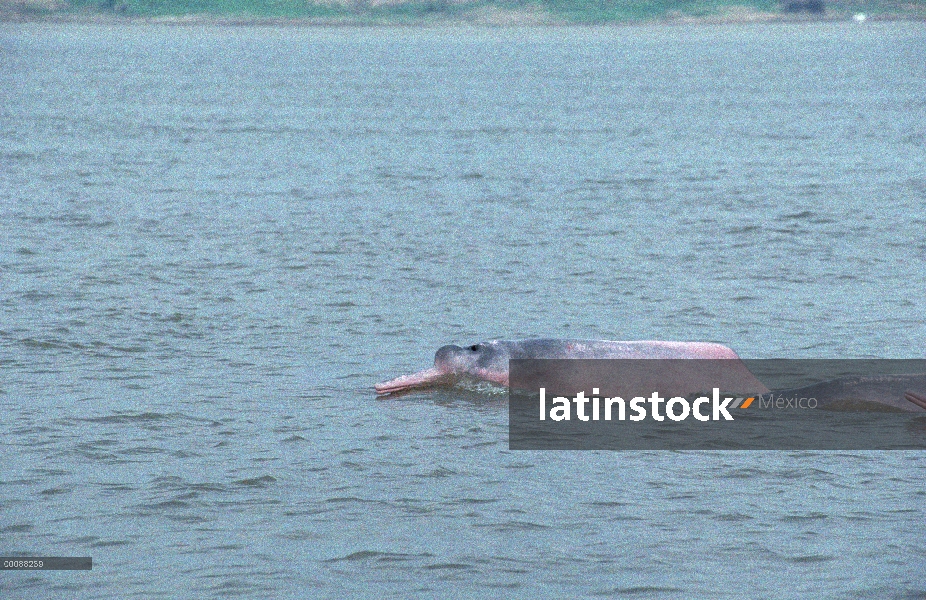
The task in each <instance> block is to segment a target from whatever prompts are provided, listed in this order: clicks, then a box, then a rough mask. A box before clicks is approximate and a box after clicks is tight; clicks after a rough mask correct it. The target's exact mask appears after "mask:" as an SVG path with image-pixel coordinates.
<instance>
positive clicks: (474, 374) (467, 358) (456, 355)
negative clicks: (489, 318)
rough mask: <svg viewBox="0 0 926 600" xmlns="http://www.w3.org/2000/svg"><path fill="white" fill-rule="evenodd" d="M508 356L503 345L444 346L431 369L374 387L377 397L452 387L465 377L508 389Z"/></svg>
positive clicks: (494, 343)
mask: <svg viewBox="0 0 926 600" xmlns="http://www.w3.org/2000/svg"><path fill="white" fill-rule="evenodd" d="M509 358H510V353H509V352H508V348H507V347H506V345H505V344H504V343H503V342H499V341H492V342H480V343H478V344H473V345H472V346H467V347H465V348H464V347H461V346H456V345H454V344H449V345H447V346H443V347H441V348H440V349H438V351H437V352H436V353H435V354H434V366H433V367H432V368H430V369H425V370H424V371H419V372H418V373H413V374H412V375H403V376H402V377H396V378H395V379H391V380H389V381H385V382H383V383H378V384H376V386H375V387H376V392H377V393H379V394H393V393H396V392H403V391H406V390H410V389H414V388H422V387H432V386H438V385H453V384H455V383H456V382H458V381H459V380H460V379H462V378H464V377H470V378H473V379H478V380H482V381H489V382H492V383H497V384H499V385H508V359H509Z"/></svg>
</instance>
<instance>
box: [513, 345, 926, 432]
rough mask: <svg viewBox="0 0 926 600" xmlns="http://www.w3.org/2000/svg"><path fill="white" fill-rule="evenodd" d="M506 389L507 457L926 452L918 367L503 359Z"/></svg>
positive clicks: (923, 371)
mask: <svg viewBox="0 0 926 600" xmlns="http://www.w3.org/2000/svg"><path fill="white" fill-rule="evenodd" d="M509 385H510V388H509V448H511V449H512V450H734V449H738V450H896V449H926V409H924V408H923V407H922V406H921V405H919V404H918V403H917V402H916V401H915V400H916V398H920V399H923V401H924V402H926V360H919V359H913V360H818V359H814V360H796V359H795V360H789V359H773V360H745V361H738V360H691V359H687V360H681V359H673V360H656V359H647V360H512V361H510V363H509ZM541 388H544V394H543V408H544V411H543V413H544V415H545V418H544V419H541V406H542V404H541V394H540V389H541ZM594 388H597V391H595V389H594ZM580 392H581V393H582V396H579V393H580ZM908 393H912V396H907V397H905V394H908ZM654 394H655V398H654ZM911 397H912V398H913V400H910V399H908V398H911ZM593 398H597V399H598V401H597V407H598V412H597V417H598V419H597V420H596V419H595V416H596V413H595V412H594V403H593V400H592V399H593ZM727 398H730V401H729V402H726V399H727ZM749 398H752V400H749ZM607 399H615V400H612V401H611V402H607ZM616 399H620V402H618V401H617V400H616ZM669 399H671V401H669ZM633 402H635V407H636V408H634V404H633ZM670 403H671V405H672V406H671V408H672V418H667V415H666V413H665V409H666V408H667V407H668V405H669V404H670ZM621 405H623V408H624V412H623V417H624V418H623V419H621V418H620V417H621V411H620V408H621ZM715 405H716V406H719V407H720V408H721V410H718V411H716V412H715V410H714V408H715ZM606 406H610V408H611V414H610V416H611V420H607V419H606V416H607V411H606V410H605V408H606ZM641 408H642V409H644V410H643V412H644V415H643V416H642V418H640V417H641V414H640V411H639V409H641ZM654 408H655V409H656V416H657V417H658V416H661V417H662V419H661V420H657V419H656V418H654V415H653V409H654ZM554 410H555V411H556V412H554ZM686 411H687V412H686ZM696 415H697V416H696ZM727 416H729V419H728V418H727ZM564 417H568V418H564ZM580 417H585V418H586V420H582V419H581V418H580ZM680 417H683V418H680ZM703 417H707V418H703ZM635 418H639V420H632V419H635ZM556 419H561V420H556ZM675 419H678V420H675Z"/></svg>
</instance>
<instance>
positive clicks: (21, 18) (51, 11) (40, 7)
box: [0, 0, 926, 28]
mask: <svg viewBox="0 0 926 600" xmlns="http://www.w3.org/2000/svg"><path fill="white" fill-rule="evenodd" d="M101 1H102V2H108V4H106V5H105V6H106V7H107V9H105V10H100V9H98V8H93V5H89V6H84V7H82V8H75V7H74V6H73V5H71V4H60V3H56V2H57V0H17V1H10V0H0V22H4V23H58V24H84V25H109V26H113V25H170V26H217V27H241V26H254V27H434V28H440V27H470V26H474V27H505V26H540V27H544V26H548V27H563V26H567V27H575V26H578V27H589V26H591V27H597V26H626V25H656V26H671V25H731V24H748V23H835V22H847V21H849V22H851V21H853V20H854V21H857V22H869V21H876V22H877V21H926V0H922V1H921V2H913V3H907V4H902V5H895V4H886V5H884V6H877V5H872V4H866V5H865V6H866V8H868V7H873V8H872V9H871V10H872V12H871V13H867V12H865V11H862V10H859V9H853V8H852V7H851V6H849V5H846V4H836V3H831V4H828V5H827V7H828V10H826V12H824V13H823V14H815V13H812V12H807V11H800V10H798V11H793V12H787V11H786V10H784V9H782V8H781V6H780V5H776V7H777V8H776V9H766V10H760V9H758V8H756V7H754V6H744V5H739V4H729V5H723V4H714V5H712V10H713V11H714V12H708V13H706V14H685V13H684V12H682V11H676V10H665V11H663V13H662V14H659V13H652V14H651V13H639V12H638V13H631V12H629V11H630V10H634V9H636V10H638V11H639V7H640V6H645V5H620V4H614V5H612V6H615V7H617V9H616V10H611V11H610V12H602V11H601V10H600V9H596V8H594V7H595V6H599V7H600V6H601V5H600V4H598V5H585V4H578V3H577V4H568V3H561V4H552V3H550V4H520V5H512V4H493V3H491V2H485V1H483V2H479V3H476V2H474V3H462V4H447V3H443V4H436V3H435V1H436V2H440V1H441V0H424V2H421V1H420V0H419V1H417V2H416V1H415V0H412V1H411V2H407V3H402V2H399V3H396V4H390V5H378V6H376V7H374V8H365V9H351V8H349V7H347V6H343V5H301V9H302V10H303V11H310V10H312V9H313V8H314V9H317V11H319V12H321V13H323V14H297V15H292V16H282V15H272V14H270V15H259V14H236V13H233V12H232V13H218V12H214V11H213V12H208V13H194V14H134V13H133V12H132V11H137V10H138V9H137V8H136V7H134V6H133V5H130V4H126V3H119V2H118V1H117V2H113V0H101ZM732 1H736V0H732ZM805 1H806V0H805ZM435 6H437V7H438V8H434V7H435ZM588 6H592V7H593V8H588ZM626 6H631V7H632V8H629V9H626V10H624V12H620V9H625V7H626ZM562 7H565V8H562ZM764 8H767V7H764ZM259 9H260V7H258V10H259ZM596 11H597V12H596Z"/></svg>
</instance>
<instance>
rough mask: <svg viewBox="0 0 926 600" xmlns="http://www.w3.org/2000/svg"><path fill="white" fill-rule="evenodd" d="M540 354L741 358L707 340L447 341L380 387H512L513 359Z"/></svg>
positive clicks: (378, 388)
mask: <svg viewBox="0 0 926 600" xmlns="http://www.w3.org/2000/svg"><path fill="white" fill-rule="evenodd" d="M540 358H543V359H563V358H570V359H572V358H575V359H583V358H595V359H637V358H650V359H678V358H682V359H688V358H691V359H729V360H735V361H739V360H740V358H739V356H737V355H736V352H734V351H733V350H731V349H730V348H728V347H727V346H724V345H722V344H713V343H707V342H660V341H638V342H615V341H608V340H568V339H565V340H564V339H532V340H516V341H515V340H492V341H489V342H480V343H478V344H473V345H472V346H468V347H466V348H463V347H460V346H455V345H448V346H443V347H442V348H440V349H439V350H438V351H437V353H436V354H435V355H434V366H433V367H431V368H430V369H425V370H424V371H419V372H417V373H413V374H411V375H403V376H401V377H396V378H395V379H390V380H389V381H384V382H382V383H377V384H376V386H375V388H376V392H377V393H378V394H394V393H397V392H404V391H407V390H412V389H416V388H424V387H433V386H441V385H453V384H454V383H456V382H458V381H460V380H461V379H462V378H464V377H469V378H472V379H476V380H481V381H488V382H491V383H495V384H498V385H502V386H507V385H508V361H509V360H511V359H540ZM743 368H744V370H745V367H743ZM758 385H759V386H761V384H758ZM758 391H759V393H764V392H767V391H768V390H767V389H766V388H764V386H761V387H760V388H759V390H758Z"/></svg>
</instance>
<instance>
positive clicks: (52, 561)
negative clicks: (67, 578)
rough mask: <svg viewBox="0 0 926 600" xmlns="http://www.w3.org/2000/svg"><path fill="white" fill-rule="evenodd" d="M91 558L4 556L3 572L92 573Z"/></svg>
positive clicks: (1, 564)
mask: <svg viewBox="0 0 926 600" xmlns="http://www.w3.org/2000/svg"><path fill="white" fill-rule="evenodd" d="M92 569H93V558H92V557H90V556H2V557H0V570H3V571H90V570H92Z"/></svg>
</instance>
